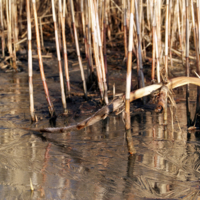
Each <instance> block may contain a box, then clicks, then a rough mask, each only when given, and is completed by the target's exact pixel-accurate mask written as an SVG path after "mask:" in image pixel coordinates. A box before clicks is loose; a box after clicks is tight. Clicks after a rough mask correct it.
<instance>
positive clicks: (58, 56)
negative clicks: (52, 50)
mask: <svg viewBox="0 0 200 200" xmlns="http://www.w3.org/2000/svg"><path fill="white" fill-rule="evenodd" d="M59 2H60V3H61V0H59ZM51 3H52V13H53V22H54V30H55V41H56V51H57V59H58V69H59V77H60V90H61V98H62V104H63V109H64V112H65V113H66V112H67V103H66V98H65V89H64V80H63V72H62V63H61V56H60V46H59V39H58V29H57V27H58V26H57V21H56V13H55V7H54V0H51ZM61 8H62V7H61V6H59V9H61ZM59 13H62V10H59Z"/></svg>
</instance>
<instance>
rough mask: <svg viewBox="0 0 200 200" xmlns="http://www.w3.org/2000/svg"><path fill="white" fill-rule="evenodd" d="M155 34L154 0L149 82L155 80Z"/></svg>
mask: <svg viewBox="0 0 200 200" xmlns="http://www.w3.org/2000/svg"><path fill="white" fill-rule="evenodd" d="M155 34H156V0H154V1H153V18H152V40H153V41H152V66H151V81H152V82H154V81H155V80H154V79H155V49H156V47H155V45H156V44H155V36H154V35H155Z"/></svg>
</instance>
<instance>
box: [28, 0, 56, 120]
mask: <svg viewBox="0 0 200 200" xmlns="http://www.w3.org/2000/svg"><path fill="white" fill-rule="evenodd" d="M32 6H33V13H34V20H35V32H36V41H37V53H38V59H39V67H40V74H41V79H42V83H43V86H44V92H45V96H46V99H47V103H48V106H49V114H50V115H51V117H55V111H54V107H53V103H52V102H51V100H50V96H49V90H48V86H47V83H46V78H45V74H44V67H43V61H42V55H41V47H40V35H39V29H38V17H37V10H36V3H35V0H32Z"/></svg>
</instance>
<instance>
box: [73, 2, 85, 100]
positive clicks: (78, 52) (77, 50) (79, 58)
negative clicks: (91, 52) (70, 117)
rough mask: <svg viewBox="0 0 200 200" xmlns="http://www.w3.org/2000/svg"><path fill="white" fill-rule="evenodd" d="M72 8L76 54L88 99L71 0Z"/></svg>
mask: <svg viewBox="0 0 200 200" xmlns="http://www.w3.org/2000/svg"><path fill="white" fill-rule="evenodd" d="M70 7H71V16H72V26H73V30H74V38H75V43H76V53H77V56H78V62H79V67H80V71H81V78H82V82H83V91H84V96H85V98H87V87H86V81H85V74H84V69H83V65H82V59H81V55H80V49H79V43H78V36H77V30H76V25H75V18H74V4H73V0H70Z"/></svg>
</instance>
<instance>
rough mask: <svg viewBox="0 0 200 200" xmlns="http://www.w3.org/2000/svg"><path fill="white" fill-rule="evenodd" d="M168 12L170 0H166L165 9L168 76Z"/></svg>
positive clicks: (166, 67)
mask: <svg viewBox="0 0 200 200" xmlns="http://www.w3.org/2000/svg"><path fill="white" fill-rule="evenodd" d="M168 14H169V0H166V11H165V76H166V78H168V26H169V25H168V19H169V17H168Z"/></svg>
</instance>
